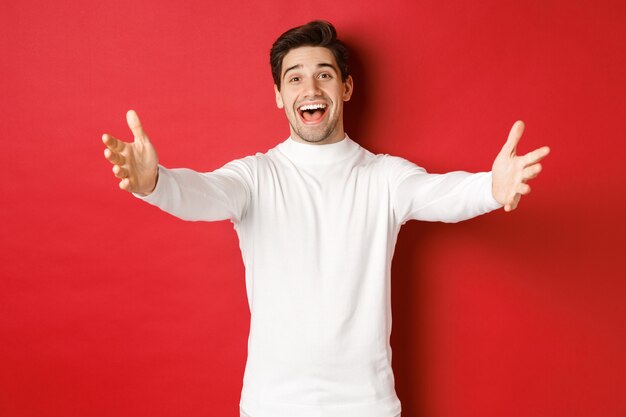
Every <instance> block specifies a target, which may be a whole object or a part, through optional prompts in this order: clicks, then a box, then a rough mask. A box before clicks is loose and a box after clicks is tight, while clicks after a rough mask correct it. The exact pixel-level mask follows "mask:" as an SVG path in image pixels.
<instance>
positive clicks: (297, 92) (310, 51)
mask: <svg viewBox="0 0 626 417" xmlns="http://www.w3.org/2000/svg"><path fill="white" fill-rule="evenodd" d="M274 91H275V93H276V105H277V106H278V108H280V109H282V108H284V109H285V115H286V116H287V120H289V125H290V130H291V138H292V139H294V140H296V141H298V142H307V143H316V144H326V143H334V142H339V141H340V140H342V139H343V138H344V136H345V133H344V131H343V102H344V101H348V100H350V96H351V95H352V77H350V76H348V78H347V79H346V81H345V82H343V81H341V71H340V70H339V68H338V66H337V62H336V61H335V57H334V55H333V53H332V52H331V51H330V50H329V49H327V48H324V47H319V46H303V47H300V48H295V49H292V50H291V51H289V52H288V53H287V55H285V57H284V58H283V65H282V69H281V88H280V91H279V90H278V87H277V86H276V85H274Z"/></svg>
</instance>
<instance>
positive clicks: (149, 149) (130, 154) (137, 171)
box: [102, 110, 159, 196]
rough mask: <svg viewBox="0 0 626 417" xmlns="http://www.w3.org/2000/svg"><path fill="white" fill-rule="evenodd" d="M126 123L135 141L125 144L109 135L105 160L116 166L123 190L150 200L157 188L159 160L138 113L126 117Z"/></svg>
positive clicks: (116, 173) (132, 111)
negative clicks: (147, 197)
mask: <svg viewBox="0 0 626 417" xmlns="http://www.w3.org/2000/svg"><path fill="white" fill-rule="evenodd" d="M126 121H127V122H128V127H130V130H131V131H132V132H133V136H134V137H135V139H134V141H133V142H132V143H127V142H123V141H121V140H118V139H115V138H114V137H113V136H111V135H109V134H106V133H105V134H104V135H102V142H104V144H105V145H106V147H107V148H106V149H105V150H104V157H105V158H106V159H107V160H108V161H109V162H110V163H112V164H113V174H114V175H115V176H116V177H117V178H119V179H121V181H120V184H119V186H120V188H121V189H122V190H126V191H129V192H131V193H136V194H140V195H143V196H146V195H148V194H150V193H151V192H152V191H154V188H155V187H156V183H157V174H158V163H159V158H158V156H157V153H156V150H155V149H154V146H152V143H150V139H148V136H147V135H146V132H144V131H143V127H141V122H140V121H139V117H138V116H137V113H135V111H134V110H129V111H128V113H126Z"/></svg>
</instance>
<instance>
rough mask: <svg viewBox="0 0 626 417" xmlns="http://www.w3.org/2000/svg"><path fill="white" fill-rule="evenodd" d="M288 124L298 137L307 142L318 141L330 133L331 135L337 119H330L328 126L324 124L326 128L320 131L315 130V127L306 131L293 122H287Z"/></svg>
mask: <svg viewBox="0 0 626 417" xmlns="http://www.w3.org/2000/svg"><path fill="white" fill-rule="evenodd" d="M296 117H297V116H296ZM289 124H290V125H291V129H292V130H293V131H294V132H295V133H296V135H298V137H299V138H300V139H302V140H304V141H305V142H309V143H319V142H323V141H325V140H326V139H328V138H329V137H330V135H332V133H333V132H334V131H335V128H336V127H337V120H334V121H332V122H331V123H330V124H329V125H328V126H326V129H324V130H323V131H321V132H317V131H315V130H317V129H315V127H314V128H313V129H311V130H312V131H307V130H305V129H306V128H302V127H300V126H297V125H295V123H291V122H289Z"/></svg>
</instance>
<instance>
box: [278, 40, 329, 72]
mask: <svg viewBox="0 0 626 417" xmlns="http://www.w3.org/2000/svg"><path fill="white" fill-rule="evenodd" d="M321 63H326V64H331V65H332V66H333V67H335V68H337V61H336V60H335V56H334V55H333V53H332V52H331V51H330V49H328V48H324V47H323V46H300V47H298V48H294V49H292V50H290V51H289V52H287V54H286V55H285V57H284V58H283V66H282V70H283V71H285V69H287V68H290V67H293V66H295V65H302V66H304V67H306V66H317V65H318V64H321Z"/></svg>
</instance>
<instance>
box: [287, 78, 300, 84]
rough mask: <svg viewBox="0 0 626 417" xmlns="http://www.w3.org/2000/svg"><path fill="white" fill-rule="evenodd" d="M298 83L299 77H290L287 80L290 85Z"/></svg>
mask: <svg viewBox="0 0 626 417" xmlns="http://www.w3.org/2000/svg"><path fill="white" fill-rule="evenodd" d="M298 81H300V77H291V78H290V79H289V82H290V83H297V82H298Z"/></svg>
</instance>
